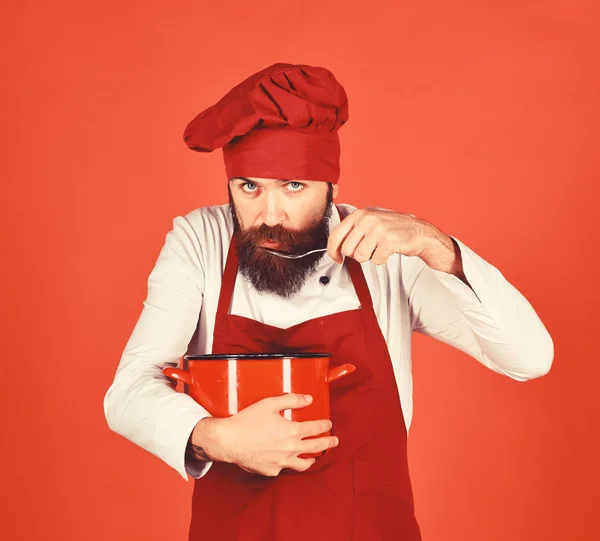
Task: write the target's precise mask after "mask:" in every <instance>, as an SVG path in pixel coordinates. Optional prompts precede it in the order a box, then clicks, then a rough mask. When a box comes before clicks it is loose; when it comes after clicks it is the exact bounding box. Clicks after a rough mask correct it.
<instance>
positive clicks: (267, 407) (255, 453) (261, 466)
mask: <svg viewBox="0 0 600 541" xmlns="http://www.w3.org/2000/svg"><path fill="white" fill-rule="evenodd" d="M311 401H312V399H311ZM309 404H310V401H309V400H307V399H306V398H305V395H302V394H286V395H283V396H278V397H274V398H266V399H264V400H261V401H259V402H257V403H256V404H253V405H252V406H249V407H247V408H245V409H243V410H242V411H240V412H239V413H237V414H236V415H233V416H231V417H225V418H221V419H217V418H214V417H209V418H206V419H203V420H202V421H200V422H199V423H198V424H197V425H196V427H195V428H194V431H193V432H192V436H191V439H192V444H193V445H195V446H197V447H201V448H202V449H203V450H204V452H205V453H206V456H207V458H208V459H210V460H217V461H221V462H230V463H232V464H237V465H238V466H239V467H240V468H242V469H244V470H246V471H249V472H252V473H258V474H261V475H266V476H269V477H275V476H277V475H279V472H280V471H281V470H282V469H283V468H290V469H292V470H295V471H299V472H301V471H306V470H308V468H310V467H311V466H312V465H313V464H314V462H315V459H314V458H298V455H301V454H303V453H321V452H322V451H324V450H326V449H330V448H332V447H336V446H337V445H338V443H339V440H338V438H336V437H335V436H326V437H321V438H313V439H308V440H304V439H303V438H308V437H311V436H317V435H318V434H322V433H323V432H327V431H328V430H330V429H331V426H332V424H331V421H329V420H327V419H323V420H319V421H304V422H296V421H289V420H287V419H285V418H284V417H283V416H282V415H281V411H283V410H287V409H297V408H303V407H306V406H308V405H309Z"/></svg>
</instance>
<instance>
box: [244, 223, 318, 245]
mask: <svg viewBox="0 0 600 541" xmlns="http://www.w3.org/2000/svg"><path fill="white" fill-rule="evenodd" d="M316 229H317V227H311V228H309V229H307V230H303V231H293V230H291V229H287V228H285V227H284V226H282V225H281V224H279V225H274V226H268V225H266V224H261V225H260V226H258V227H253V228H250V229H248V230H246V231H241V232H240V238H239V240H240V241H241V242H244V244H246V243H247V244H258V243H260V242H262V241H271V242H278V243H280V244H281V245H283V246H285V247H294V246H304V245H307V244H310V243H311V242H312V241H313V239H314V236H315V230H316Z"/></svg>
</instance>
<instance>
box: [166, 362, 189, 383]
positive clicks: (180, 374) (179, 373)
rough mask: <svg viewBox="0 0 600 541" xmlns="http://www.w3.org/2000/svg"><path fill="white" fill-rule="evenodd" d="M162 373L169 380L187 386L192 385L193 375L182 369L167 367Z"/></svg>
mask: <svg viewBox="0 0 600 541" xmlns="http://www.w3.org/2000/svg"><path fill="white" fill-rule="evenodd" d="M162 373H163V374H164V375H165V376H167V377H168V378H172V379H175V380H177V381H181V382H182V383H185V384H187V385H191V384H192V374H190V373H189V372H187V371H186V370H181V368H173V367H172V366H167V367H166V368H163V369H162Z"/></svg>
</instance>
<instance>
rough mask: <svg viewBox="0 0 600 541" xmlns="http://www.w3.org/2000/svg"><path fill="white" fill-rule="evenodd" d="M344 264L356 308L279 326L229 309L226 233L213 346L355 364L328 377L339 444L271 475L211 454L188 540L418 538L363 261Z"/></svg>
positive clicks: (385, 355) (392, 390) (399, 424)
mask: <svg viewBox="0 0 600 541" xmlns="http://www.w3.org/2000/svg"><path fill="white" fill-rule="evenodd" d="M345 264H346V265H347V266H348V271H349V273H350V277H351V278H352V283H353V285H354V288H355V290H356V293H357V295H358V298H359V300H360V305H361V308H359V309H357V310H348V311H344V312H339V313H336V314H331V315H327V316H324V317H319V318H316V319H311V320H308V321H305V322H303V323H300V324H298V325H294V326H292V327H289V328H287V329H280V328H278V327H273V326H271V325H266V324H263V323H259V322H257V321H254V320H251V319H248V318H245V317H242V316H236V315H230V314H228V312H229V307H230V304H231V298H232V295H233V288H234V285H235V280H236V276H237V270H238V257H237V250H236V239H235V235H234V236H233V238H232V241H231V245H230V248H229V253H228V255H227V262H226V265H225V270H224V273H223V281H222V285H221V291H220V297H219V304H218V308H217V314H216V321H215V328H214V343H213V349H212V352H213V353H250V352H251V353H280V352H315V351H326V352H328V353H331V354H332V356H331V358H330V366H338V365H340V364H344V363H351V364H353V365H355V366H356V371H355V372H354V373H352V374H350V375H348V376H345V377H344V378H342V379H340V380H339V381H335V382H332V383H331V384H330V396H331V417H330V418H331V420H332V422H333V429H332V434H333V435H336V436H338V437H339V440H340V443H339V445H338V447H336V448H334V449H331V450H330V451H329V452H328V453H327V454H325V455H324V456H321V457H319V458H317V460H316V462H315V464H314V465H313V466H311V467H310V468H309V469H308V470H307V471H305V472H295V471H293V470H290V469H287V468H285V469H283V470H282V471H281V473H280V474H279V475H278V476H277V477H266V476H262V475H258V474H253V473H249V472H246V471H245V470H242V469H241V468H239V467H238V466H236V465H234V464H227V463H222V462H214V463H213V465H212V466H211V468H210V470H209V471H208V472H207V474H206V475H205V476H204V477H202V478H200V479H196V480H195V482H194V492H193V496H192V519H191V525H190V534H189V540H190V541H306V540H307V539H314V540H317V541H320V540H327V541H342V540H344V541H346V540H354V541H391V540H398V541H420V540H421V534H420V530H419V526H418V524H417V521H416V519H415V515H414V505H413V495H412V487H411V482H410V477H409V473H408V462H407V434H406V427H405V423H404V417H403V415H402V408H401V405H400V398H399V395H398V388H397V386H396V380H395V378H394V373H393V369H392V363H391V360H390V356H389V352H388V349H387V345H386V343H385V339H384V337H383V334H382V333H381V329H380V328H379V324H378V322H377V318H376V316H375V312H374V310H373V303H372V301H371V295H370V293H369V289H368V286H367V283H366V280H365V277H364V274H363V272H362V268H361V266H360V264H359V263H358V262H357V261H355V260H354V259H351V258H346V259H345ZM324 287H326V286H324ZM188 353H194V352H190V351H189V350H188Z"/></svg>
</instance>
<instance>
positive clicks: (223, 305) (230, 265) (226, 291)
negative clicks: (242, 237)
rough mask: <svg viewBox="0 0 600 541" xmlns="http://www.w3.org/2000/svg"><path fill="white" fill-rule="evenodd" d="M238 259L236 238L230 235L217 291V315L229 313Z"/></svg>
mask: <svg viewBox="0 0 600 541" xmlns="http://www.w3.org/2000/svg"><path fill="white" fill-rule="evenodd" d="M238 265H239V259H238V253H237V239H236V237H235V235H232V237H231V243H230V244H229V251H228V253H227V261H226V263H225V270H224V271H223V279H222V281H221V292H220V293H219V304H218V305H217V316H225V315H227V314H228V313H229V307H230V306H231V299H232V297H233V287H234V286H235V279H236V277H237V271H238Z"/></svg>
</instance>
